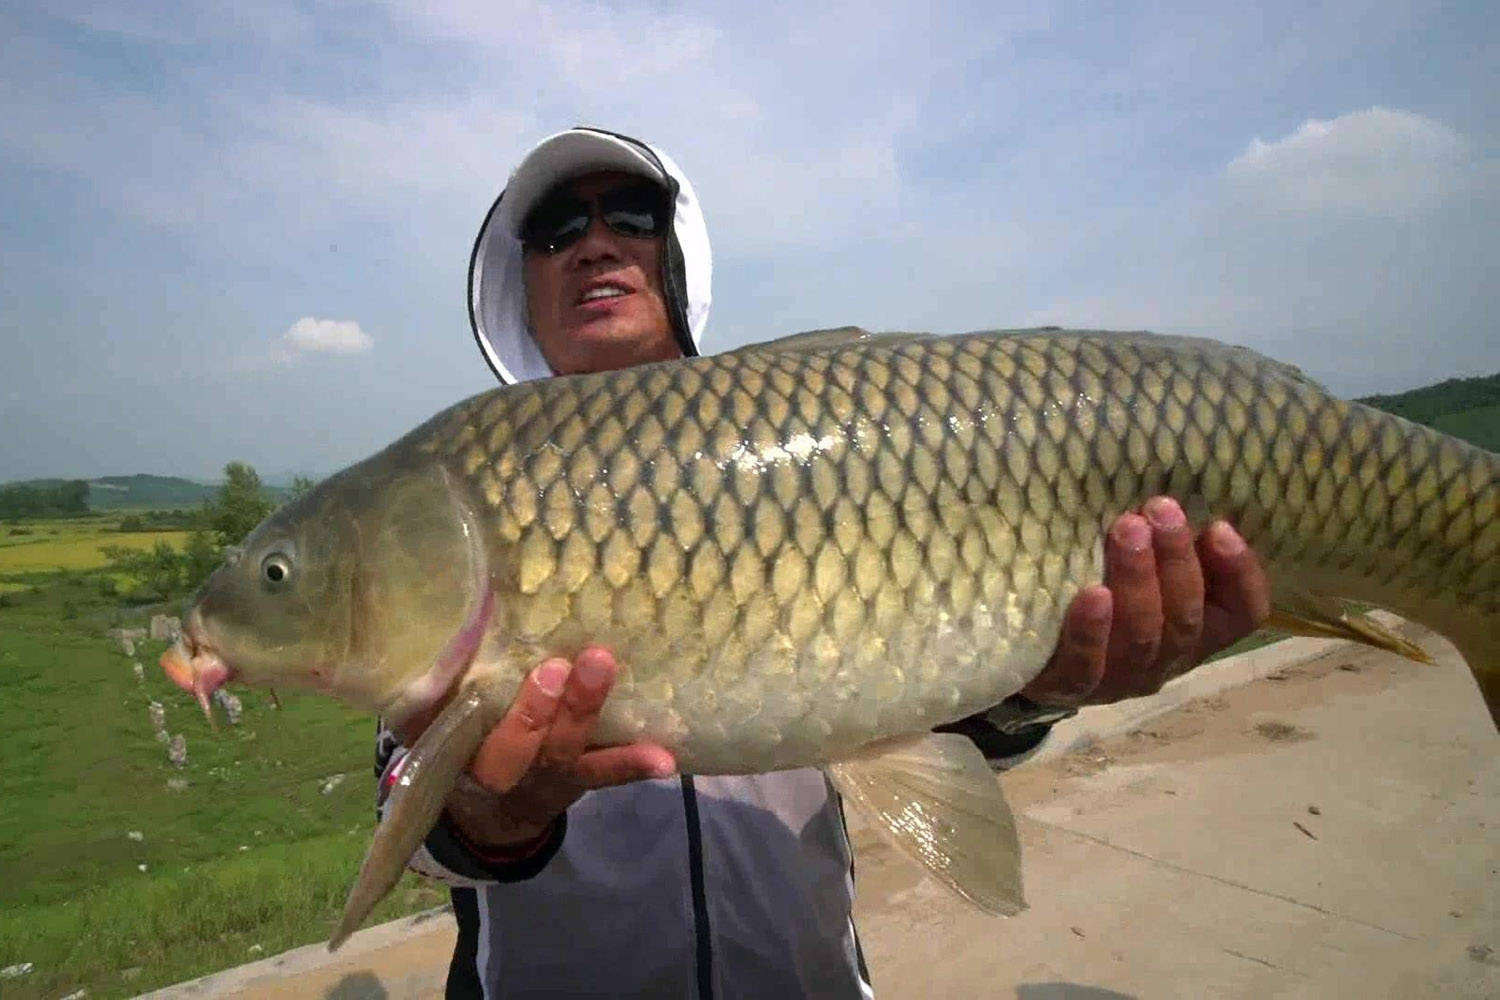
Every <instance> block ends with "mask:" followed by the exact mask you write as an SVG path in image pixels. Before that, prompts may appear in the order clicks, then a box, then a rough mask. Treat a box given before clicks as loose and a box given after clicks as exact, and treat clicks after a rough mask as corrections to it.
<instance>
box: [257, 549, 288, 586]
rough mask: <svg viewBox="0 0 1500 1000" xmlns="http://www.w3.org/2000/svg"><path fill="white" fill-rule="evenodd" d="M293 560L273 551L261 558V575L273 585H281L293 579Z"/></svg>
mask: <svg viewBox="0 0 1500 1000" xmlns="http://www.w3.org/2000/svg"><path fill="white" fill-rule="evenodd" d="M291 576H292V560H291V559H289V558H288V557H287V556H286V555H284V554H282V553H280V552H272V553H271V554H270V555H268V556H266V557H265V558H264V559H262V560H261V563H260V577H261V579H262V580H264V581H265V582H266V583H268V584H270V585H271V586H273V587H275V586H280V585H281V584H283V583H286V582H287V580H289V579H291Z"/></svg>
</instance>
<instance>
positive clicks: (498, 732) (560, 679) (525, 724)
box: [469, 659, 572, 793]
mask: <svg viewBox="0 0 1500 1000" xmlns="http://www.w3.org/2000/svg"><path fill="white" fill-rule="evenodd" d="M571 670H572V666H571V665H570V664H569V663H568V661H567V660H561V659H554V660H547V661H546V662H545V663H543V664H542V665H541V666H539V667H537V668H536V669H535V670H533V671H532V672H531V673H529V674H527V675H526V680H525V681H524V682H523V683H522V684H521V690H520V691H519V692H517V693H516V697H515V700H514V701H512V702H511V704H510V708H508V709H506V712H505V716H504V718H502V719H501V720H500V722H499V724H498V725H496V726H495V728H494V729H492V730H490V734H489V736H487V737H485V740H484V742H483V743H482V744H480V746H479V752H478V753H477V754H475V755H474V761H473V763H471V764H470V765H469V770H470V771H471V772H472V773H473V775H474V778H475V780H477V781H478V782H479V783H480V784H481V785H483V786H484V787H486V788H488V789H489V790H490V791H492V792H497V793H498V792H507V791H509V790H510V789H511V788H513V787H515V784H516V782H518V781H520V780H521V776H522V775H524V774H525V773H526V772H527V771H528V770H529V769H530V768H531V765H532V763H533V762H534V761H535V760H536V757H537V753H538V752H539V751H540V750H541V748H542V741H543V740H544V739H546V736H547V731H548V730H549V729H550V728H551V727H552V723H553V720H554V719H556V718H557V707H558V704H559V699H560V698H561V695H562V691H563V687H564V686H565V685H566V684H567V681H568V674H569V673H570V672H571Z"/></svg>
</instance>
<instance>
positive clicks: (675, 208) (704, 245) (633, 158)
mask: <svg viewBox="0 0 1500 1000" xmlns="http://www.w3.org/2000/svg"><path fill="white" fill-rule="evenodd" d="M600 170H619V171H622V172H624V173H630V174H638V175H640V176H642V177H645V178H648V179H650V180H652V181H655V182H656V183H658V184H660V185H661V186H662V187H663V188H665V189H666V190H667V191H668V192H669V193H670V194H671V195H672V196H673V197H672V229H671V232H670V234H669V238H668V240H667V244H666V253H665V254H664V259H663V261H662V285H663V289H664V291H665V293H666V299H667V316H668V318H669V319H670V320H671V322H672V327H673V332H674V333H675V334H676V336H677V340H678V342H679V344H680V346H681V347H682V349H683V353H684V354H689V355H692V354H697V353H698V345H699V343H700V342H701V339H702V336H703V329H704V327H705V326H707V325H708V308H709V304H710V301H711V294H710V284H711V279H712V275H713V258H712V254H711V252H710V250H709V245H708V228H707V226H706V225H705V224H704V221H703V212H702V209H701V208H700V207H699V205H698V198H697V195H696V194H694V192H693V187H692V185H691V184H689V183H688V179H687V177H686V176H685V175H684V174H683V173H682V170H681V168H679V167H678V166H677V164H676V163H674V162H673V161H672V159H671V158H670V157H669V156H667V155H666V154H665V153H663V152H662V151H661V150H659V149H656V148H654V147H652V146H649V145H647V144H646V143H644V142H641V141H640V140H638V139H632V138H630V137H629V136H622V135H617V134H615V133H613V132H604V131H601V130H599V129H591V128H575V129H569V130H568V131H566V132H559V133H558V134H556V135H552V136H548V137H547V138H546V139H543V140H542V141H541V142H540V143H538V144H537V145H536V146H535V147H534V148H533V149H532V150H531V152H529V153H527V154H526V156H525V158H524V159H522V160H521V162H520V164H519V165H518V166H517V167H516V169H515V172H514V173H513V174H511V177H510V181H509V182H508V183H507V184H506V186H505V190H504V191H502V192H500V197H499V198H497V199H496V200H495V203H494V205H492V206H491V207H490V211H489V214H488V215H487V216H486V217H485V220H484V223H483V224H482V225H481V226H480V228H479V236H478V237H477V238H476V239H475V241H474V253H473V256H472V257H471V258H470V260H469V324H470V326H471V327H472V328H473V330H474V339H475V340H476V341H478V343H479V349H480V350H481V351H482V352H483V353H484V357H485V360H486V361H488V362H489V365H490V367H491V368H492V369H494V372H495V374H496V376H498V377H499V379H500V381H502V382H506V383H512V382H525V381H529V380H531V379H537V378H547V377H548V376H550V375H551V374H552V370H551V368H549V367H548V365H547V362H546V359H544V358H543V357H542V352H541V350H540V349H538V348H537V346H536V342H535V341H534V340H533V339H532V337H531V331H530V330H529V329H528V328H527V326H526V288H525V283H524V267H523V255H522V249H521V241H520V236H519V234H520V230H521V223H522V222H523V221H524V220H525V218H526V214H527V213H528V212H530V211H531V209H532V207H533V206H535V204H536V202H537V199H539V198H541V197H542V196H543V195H545V194H546V193H547V192H548V191H550V190H552V188H554V187H555V186H556V185H558V184H560V183H561V182H563V181H566V180H569V179H571V178H573V177H578V176H581V175H583V174H588V173H594V172H596V171H600Z"/></svg>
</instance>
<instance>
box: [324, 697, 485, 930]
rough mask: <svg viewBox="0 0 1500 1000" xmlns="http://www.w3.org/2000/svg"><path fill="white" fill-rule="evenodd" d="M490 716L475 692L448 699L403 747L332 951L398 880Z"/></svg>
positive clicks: (468, 757) (430, 827)
mask: <svg viewBox="0 0 1500 1000" xmlns="http://www.w3.org/2000/svg"><path fill="white" fill-rule="evenodd" d="M494 722H495V714H494V713H493V712H490V711H487V710H486V707H485V701H484V699H483V698H482V697H481V696H480V695H479V694H478V692H474V691H469V692H466V693H464V694H461V695H460V696H459V697H457V698H455V699H453V701H452V702H450V703H449V704H448V706H447V707H446V708H444V709H443V711H442V712H441V713H439V715H438V717H437V718H436V719H434V720H433V722H432V725H430V726H428V727H427V730H426V731H425V732H424V733H423V734H422V738H421V739H419V740H417V745H416V746H414V747H412V748H411V750H409V751H408V752H407V755H406V758H405V760H403V761H402V763H401V771H400V773H399V776H398V778H397V780H396V785H395V787H394V788H392V789H391V795H390V798H389V799H388V800H387V801H386V806H385V819H384V821H382V822H381V823H380V825H379V826H377V827H376V828H375V838H374V839H373V840H372V841H370V849H369V851H368V852H366V854H365V860H364V864H363V865H361V866H360V869H359V877H358V878H356V879H355V881H354V887H353V888H352V889H350V890H349V898H348V899H347V900H346V901H345V903H344V915H343V917H342V918H341V919H340V920H339V924H338V927H337V928H336V929H335V930H334V932H333V936H332V937H331V938H329V940H328V950H329V951H333V950H334V949H336V948H338V946H339V945H341V944H343V943H344V941H345V940H347V939H348V937H349V935H350V934H353V933H354V932H355V931H356V930H357V929H359V926H360V924H362V923H364V921H365V918H366V917H368V916H369V915H370V911H371V910H373V909H374V908H375V904H376V903H379V902H380V901H381V900H382V899H383V898H385V894H386V893H388V892H390V891H391V889H392V887H394V886H395V884H396V883H397V882H398V881H399V880H400V878H401V873H402V872H403V871H405V870H406V863H407V862H408V861H409V860H411V856H412V854H413V853H414V852H415V851H416V849H417V848H418V847H420V846H421V844H422V841H423V840H424V839H425V838H426V837H427V832H428V831H429V830H431V829H432V825H433V824H434V823H436V822H437V819H438V816H439V814H440V813H442V811H443V803H444V802H445V801H446V800H447V798H448V793H449V792H450V791H452V789H453V782H454V781H455V780H456V779H457V778H458V775H459V772H460V771H462V770H463V769H464V768H465V767H467V766H468V764H469V761H470V760H472V759H473V758H474V754H475V752H476V751H477V750H478V749H479V744H480V743H481V742H483V740H484V736H485V733H487V732H489V730H490V727H491V726H492V725H493V724H494Z"/></svg>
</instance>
